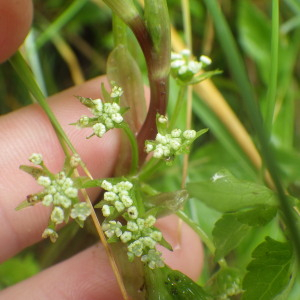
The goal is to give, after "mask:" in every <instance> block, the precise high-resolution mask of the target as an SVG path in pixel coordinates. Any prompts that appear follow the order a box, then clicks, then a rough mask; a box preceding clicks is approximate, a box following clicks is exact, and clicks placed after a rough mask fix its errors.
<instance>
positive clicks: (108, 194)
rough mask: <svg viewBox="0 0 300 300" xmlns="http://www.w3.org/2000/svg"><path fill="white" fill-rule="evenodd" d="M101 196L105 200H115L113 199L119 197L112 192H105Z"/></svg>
mask: <svg viewBox="0 0 300 300" xmlns="http://www.w3.org/2000/svg"><path fill="white" fill-rule="evenodd" d="M103 198H104V200H106V201H115V200H118V198H119V197H118V195H117V194H116V193H114V192H105V193H104V196H103Z"/></svg>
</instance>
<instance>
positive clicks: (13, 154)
mask: <svg viewBox="0 0 300 300" xmlns="http://www.w3.org/2000/svg"><path fill="white" fill-rule="evenodd" d="M101 80H102V81H103V78H102V79H99V78H98V79H94V80H91V81H89V82H87V83H85V84H83V85H81V86H77V87H74V88H71V89H69V90H67V91H65V92H63V93H60V94H57V95H55V96H53V97H51V98H50V99H49V103H50V105H51V108H52V110H53V111H54V113H55V115H56V116H57V119H58V121H59V122H60V123H61V124H62V127H63V128H64V129H65V131H66V133H67V135H68V136H69V137H70V139H71V141H72V143H73V145H74V146H75V148H76V149H77V150H78V152H79V154H80V156H81V157H82V159H83V161H84V162H85V163H86V165H87V167H88V169H89V170H90V171H91V173H92V174H93V176H95V177H97V178H101V177H109V176H110V175H111V172H112V170H113V168H114V165H115V162H116V159H117V156H118V146H119V143H118V141H119V140H118V134H117V132H116V131H114V130H112V131H110V132H108V133H107V134H106V135H105V136H104V137H103V138H101V139H99V138H96V137H94V138H91V139H89V140H86V136H87V135H89V133H90V129H86V130H79V129H77V128H76V127H75V126H70V125H69V124H70V123H72V122H74V121H76V120H77V119H78V118H79V117H80V116H81V115H82V114H86V113H87V109H86V107H84V106H83V105H82V104H80V102H79V101H78V100H77V99H76V98H75V97H74V95H81V96H85V97H91V98H98V97H99V96H100V95H99V91H100V84H101ZM0 128H1V131H0V141H1V146H0V147H1V151H0V175H1V176H0V178H1V180H0V195H1V196H0V206H1V210H0V221H1V226H0V236H1V243H2V245H5V247H0V260H2V261H3V260H5V259H7V258H8V257H9V256H12V255H14V254H15V253H17V252H18V251H20V250H21V249H23V248H24V247H26V246H28V245H31V244H33V243H35V242H37V241H38V240H39V239H40V238H41V234H42V232H43V230H44V229H45V228H46V226H47V222H48V217H49V208H46V207H44V206H42V205H36V206H34V207H30V208H27V209H23V210H21V211H15V208H16V207H17V205H18V204H19V203H20V202H21V201H23V200H24V199H26V196H27V195H29V194H33V193H36V192H39V191H40V190H41V187H39V186H38V185H37V184H36V183H35V180H34V179H33V178H32V177H31V176H29V175H28V174H26V173H25V172H23V171H21V170H19V166H20V165H21V164H27V163H29V162H28V157H29V156H30V155H31V154H32V153H33V152H38V153H42V154H43V156H44V160H45V164H46V165H47V166H48V167H49V169H50V170H51V171H53V172H55V173H56V172H58V171H59V170H61V168H62V165H63V161H64V154H63V151H62V149H61V147H60V144H59V142H58V139H57V137H56V134H55V132H54V130H53V128H52V126H51V124H50V122H49V120H48V118H47V116H46V115H45V113H44V112H43V111H42V110H41V109H40V108H39V107H38V106H37V105H31V106H28V107H25V108H23V109H21V110H19V111H16V112H13V113H10V114H8V115H6V116H4V117H1V118H0Z"/></svg>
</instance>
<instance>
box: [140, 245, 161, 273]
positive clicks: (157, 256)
mask: <svg viewBox="0 0 300 300" xmlns="http://www.w3.org/2000/svg"><path fill="white" fill-rule="evenodd" d="M141 261H142V262H145V263H148V266H149V268H150V269H156V268H162V267H164V265H165V264H164V262H163V260H162V258H161V252H159V251H157V250H155V249H150V250H149V251H148V253H147V254H145V255H143V256H142V257H141Z"/></svg>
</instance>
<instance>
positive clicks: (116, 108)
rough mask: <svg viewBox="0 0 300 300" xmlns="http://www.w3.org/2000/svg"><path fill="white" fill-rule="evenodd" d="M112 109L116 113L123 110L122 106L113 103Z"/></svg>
mask: <svg viewBox="0 0 300 300" xmlns="http://www.w3.org/2000/svg"><path fill="white" fill-rule="evenodd" d="M111 107H112V110H113V112H114V113H117V112H119V111H120V109H121V107H120V105H119V104H117V103H116V102H114V103H112V104H111Z"/></svg>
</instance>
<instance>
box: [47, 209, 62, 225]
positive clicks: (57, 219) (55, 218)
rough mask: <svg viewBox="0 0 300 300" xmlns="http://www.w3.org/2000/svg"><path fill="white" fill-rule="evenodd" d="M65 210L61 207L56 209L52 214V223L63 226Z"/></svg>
mask: <svg viewBox="0 0 300 300" xmlns="http://www.w3.org/2000/svg"><path fill="white" fill-rule="evenodd" d="M64 217H65V215H64V210H63V209H62V208H61V207H58V206H56V207H54V209H53V211H52V213H51V217H50V218H51V221H52V222H54V223H55V224H61V223H62V222H63V221H64Z"/></svg>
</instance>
